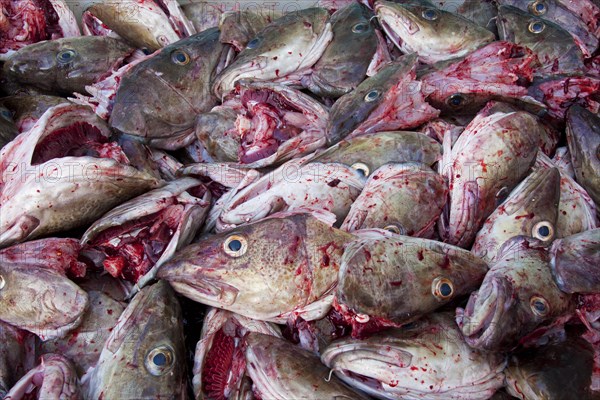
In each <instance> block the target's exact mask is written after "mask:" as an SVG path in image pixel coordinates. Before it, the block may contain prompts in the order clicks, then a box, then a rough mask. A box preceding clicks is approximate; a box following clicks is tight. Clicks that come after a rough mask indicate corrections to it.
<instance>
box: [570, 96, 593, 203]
mask: <svg viewBox="0 0 600 400" xmlns="http://www.w3.org/2000/svg"><path fill="white" fill-rule="evenodd" d="M567 143H568V145H569V153H571V161H572V163H573V169H574V170H575V179H576V180H577V182H578V183H579V184H580V185H581V186H583V187H584V188H585V190H586V191H587V192H588V193H589V195H590V197H591V198H592V199H593V200H594V202H595V203H596V206H597V207H600V116H598V115H595V114H594V113H592V112H590V111H588V110H586V109H585V108H583V107H580V106H578V105H574V106H572V107H571V108H569V111H567Z"/></svg>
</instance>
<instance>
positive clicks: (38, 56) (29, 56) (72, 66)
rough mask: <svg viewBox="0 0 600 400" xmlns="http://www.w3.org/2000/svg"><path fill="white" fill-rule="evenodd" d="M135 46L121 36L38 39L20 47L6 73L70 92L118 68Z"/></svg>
mask: <svg viewBox="0 0 600 400" xmlns="http://www.w3.org/2000/svg"><path fill="white" fill-rule="evenodd" d="M133 51H134V48H133V47H131V46H129V45H128V44H126V43H125V42H123V41H122V40H119V39H114V38H110V37H105V36H80V37H72V38H63V39H57V40H50V41H43V42H38V43H35V44H32V45H29V46H27V47H24V48H22V49H20V50H19V51H18V52H16V53H15V54H13V55H12V56H11V57H10V58H9V59H8V60H7V61H6V63H5V64H4V70H5V72H6V75H7V76H8V77H10V78H12V79H14V80H16V81H18V82H19V83H21V84H26V85H32V86H35V87H36V88H39V89H42V90H45V91H49V92H53V93H58V94H67V95H70V94H72V93H73V92H78V93H86V91H85V86H86V85H91V84H93V83H95V82H97V81H99V80H100V79H102V78H103V77H105V76H107V75H109V74H110V73H111V72H112V70H113V69H116V68H117V67H118V66H119V65H120V64H121V63H122V61H123V59H124V58H126V57H127V56H129V55H130V54H131V53H133Z"/></svg>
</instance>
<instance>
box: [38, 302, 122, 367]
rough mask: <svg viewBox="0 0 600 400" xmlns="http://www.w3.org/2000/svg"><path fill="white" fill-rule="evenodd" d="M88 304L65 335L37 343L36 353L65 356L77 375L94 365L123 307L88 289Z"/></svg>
mask: <svg viewBox="0 0 600 400" xmlns="http://www.w3.org/2000/svg"><path fill="white" fill-rule="evenodd" d="M87 293H88V302H89V307H88V309H87V310H86V312H85V314H84V315H83V318H82V320H81V324H79V326H78V327H77V328H75V329H74V330H72V331H71V332H69V333H68V334H67V335H66V336H64V337H62V338H57V339H53V340H46V341H45V342H43V343H41V344H40V346H39V350H38V354H47V353H56V354H61V355H63V356H65V357H67V358H69V359H70V360H71V361H72V362H73V366H74V368H75V370H76V371H77V374H78V375H79V376H82V375H83V374H84V373H85V372H86V371H87V370H88V369H89V368H91V367H94V366H95V365H96V363H97V362H98V359H99V358H100V352H101V351H102V347H103V346H104V343H105V342H106V340H107V339H108V337H109V335H110V333H111V332H112V330H113V328H114V327H115V325H116V324H117V320H118V319H119V316H120V315H121V313H122V312H123V310H124V309H125V306H124V305H123V304H122V303H120V302H118V301H116V300H114V299H113V298H112V297H110V296H109V295H107V294H105V293H102V292H99V291H88V292H87Z"/></svg>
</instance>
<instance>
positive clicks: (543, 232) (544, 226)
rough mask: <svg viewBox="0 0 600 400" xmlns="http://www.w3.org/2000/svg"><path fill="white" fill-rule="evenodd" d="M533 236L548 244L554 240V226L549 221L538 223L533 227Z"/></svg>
mask: <svg viewBox="0 0 600 400" xmlns="http://www.w3.org/2000/svg"><path fill="white" fill-rule="evenodd" d="M531 236H533V237H534V238H536V239H539V240H541V241H543V242H548V241H550V240H552V238H554V226H553V225H552V224H551V223H550V222H548V221H541V222H538V223H537V224H535V225H534V226H533V229H532V230H531Z"/></svg>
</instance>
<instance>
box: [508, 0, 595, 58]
mask: <svg viewBox="0 0 600 400" xmlns="http://www.w3.org/2000/svg"><path fill="white" fill-rule="evenodd" d="M587 1H589V0H579V1H577V2H573V3H580V2H587ZM566 3H569V1H568V0H567V1H564V0H537V1H533V0H530V1H520V0H499V1H498V4H499V5H503V6H512V7H516V8H519V9H520V10H521V11H523V12H526V13H529V14H530V15H531V16H536V17H540V18H543V19H545V20H547V21H551V22H554V23H555V24H557V25H560V26H561V27H562V28H563V29H565V30H566V31H568V32H569V33H570V34H571V35H572V36H573V37H574V38H575V39H576V40H577V41H578V43H579V45H580V47H581V48H582V50H585V53H584V55H585V56H586V57H589V56H590V54H593V53H594V52H595V51H596V49H597V48H598V37H596V32H593V31H592V30H590V27H588V25H587V24H586V22H585V21H584V20H583V19H582V18H581V17H580V16H579V15H577V14H575V13H573V12H572V11H571V10H569V8H568V7H567V6H566Z"/></svg>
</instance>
